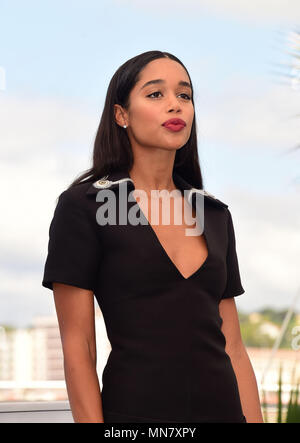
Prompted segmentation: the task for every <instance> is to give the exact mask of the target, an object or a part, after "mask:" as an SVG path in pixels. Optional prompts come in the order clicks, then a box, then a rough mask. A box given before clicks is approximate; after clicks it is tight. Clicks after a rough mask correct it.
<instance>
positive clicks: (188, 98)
mask: <svg viewBox="0 0 300 443" xmlns="http://www.w3.org/2000/svg"><path fill="white" fill-rule="evenodd" d="M154 94H161V92H160V91H156V92H152V94H149V95H147V97H151V96H152V95H154ZM180 95H185V96H186V97H187V98H186V99H185V100H191V97H190V96H189V95H187V94H184V93H182V94H180ZM154 98H158V97H154Z"/></svg>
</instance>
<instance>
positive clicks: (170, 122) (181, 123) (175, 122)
mask: <svg viewBox="0 0 300 443" xmlns="http://www.w3.org/2000/svg"><path fill="white" fill-rule="evenodd" d="M177 125H178V126H182V127H184V126H186V123H185V121H184V120H181V118H170V119H169V120H167V121H165V122H164V123H163V126H177Z"/></svg>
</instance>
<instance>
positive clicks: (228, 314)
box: [219, 297, 244, 356]
mask: <svg viewBox="0 0 300 443" xmlns="http://www.w3.org/2000/svg"><path fill="white" fill-rule="evenodd" d="M219 312H220V316H221V318H222V320H223V323H222V327H221V331H222V332H223V334H224V336H225V339H226V352H227V353H228V354H229V355H232V356H233V355H238V354H240V353H241V351H243V349H244V344H243V340H242V336H241V329H240V322H239V318H238V312H237V309H236V304H235V299H234V297H231V298H226V299H224V300H221V302H220V304H219Z"/></svg>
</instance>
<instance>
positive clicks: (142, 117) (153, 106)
mask: <svg viewBox="0 0 300 443" xmlns="http://www.w3.org/2000/svg"><path fill="white" fill-rule="evenodd" d="M157 79H160V80H163V81H162V82H157V83H155V84H149V85H147V86H145V83H147V82H149V81H152V80H157ZM179 82H186V83H188V84H190V82H189V77H188V75H187V73H186V71H185V69H184V68H183V66H181V65H180V64H179V63H177V62H176V61H174V60H170V59H166V58H161V59H156V60H153V61H152V62H150V63H148V65H147V66H146V67H145V68H144V69H143V70H142V71H141V73H140V80H139V81H138V82H137V83H136V85H135V86H134V88H133V89H132V91H131V92H130V96H129V100H130V107H129V109H128V111H127V112H126V113H125V115H126V124H127V125H128V127H127V133H128V137H129V139H130V142H131V145H132V147H135V146H137V145H138V146H142V147H149V148H161V149H167V150H177V149H179V148H181V147H182V146H184V145H185V144H186V142H187V141H188V139H189V137H190V133H191V128H192V123H193V118H194V106H193V103H192V100H191V95H192V90H191V88H190V87H189V86H188V85H180V83H179ZM123 115H124V113H123ZM171 118H180V119H182V120H184V121H185V122H186V126H185V127H184V128H183V129H182V130H181V131H178V132H173V131H171V130H170V129H167V128H166V127H164V126H162V124H163V123H164V122H165V121H166V120H169V119H171ZM121 124H122V125H123V124H124V123H121ZM125 130H126V129H124V131H125Z"/></svg>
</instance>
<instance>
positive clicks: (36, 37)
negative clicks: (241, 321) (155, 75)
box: [0, 0, 300, 324]
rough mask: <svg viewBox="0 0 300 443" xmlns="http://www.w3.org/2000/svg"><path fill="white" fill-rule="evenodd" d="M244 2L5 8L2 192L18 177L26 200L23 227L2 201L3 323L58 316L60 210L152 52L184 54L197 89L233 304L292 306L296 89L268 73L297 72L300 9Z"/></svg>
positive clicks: (298, 134) (0, 7)
mask: <svg viewBox="0 0 300 443" xmlns="http://www.w3.org/2000/svg"><path fill="white" fill-rule="evenodd" d="M242 3H243V2H234V0H224V1H223V0H221V1H220V0H219V1H218V2H217V1H215V0H211V1H210V2H208V1H206V0H205V1H196V0H190V1H186V2H184V3H182V2H181V3H180V2H178V1H177V0H176V1H173V2H171V1H170V0H166V1H165V2H164V3H162V2H159V1H158V0H153V1H152V2H146V1H145V2H138V1H129V0H128V1H126V0H113V1H106V0H104V1H103V0H102V1H101V2H99V1H98V2H96V1H91V0H86V1H84V2H83V1H62V0H61V1H59V2H58V1H51V2H50V1H45V2H40V1H32V0H31V1H27V2H23V1H15V0H9V1H8V0H6V1H4V0H1V1H0V67H2V68H3V69H4V70H5V76H6V88H5V90H3V91H1V90H0V117H1V118H0V146H1V151H0V156H1V162H2V166H1V169H0V172H1V179H0V182H1V183H2V189H3V186H4V185H6V184H7V181H8V180H11V178H12V177H17V179H16V180H17V181H16V183H20V182H21V183H22V189H20V188H18V190H19V192H20V193H21V200H22V201H26V204H27V206H26V210H24V212H23V216H22V217H23V218H22V225H21V227H20V226H19V225H18V224H17V222H16V213H15V210H12V202H11V199H10V198H9V197H8V196H7V195H4V199H3V202H2V205H3V207H4V209H5V216H4V219H3V220H2V224H3V228H4V229H2V230H1V231H2V233H1V236H2V237H0V246H1V247H2V250H3V251H5V254H4V255H5V260H4V259H2V260H1V261H0V273H1V278H2V289H0V291H1V294H0V295H1V299H2V300H9V303H8V302H7V301H5V302H4V303H5V305H4V306H3V309H1V310H0V311H1V313H0V324H1V322H2V323H5V322H11V323H16V324H26V323H28V322H29V321H30V319H31V317H32V316H33V315H38V314H43V313H46V314H47V313H48V312H49V311H50V310H52V309H53V305H52V299H51V297H50V294H47V289H45V288H42V287H41V286H40V283H41V273H42V271H43V264H44V263H43V260H44V258H45V248H46V246H47V235H48V225H49V222H50V218H51V216H52V212H53V208H54V206H53V201H54V199H55V198H56V196H57V194H58V193H59V192H61V190H62V188H63V187H65V186H66V185H67V184H68V183H69V182H71V181H72V180H73V178H74V177H75V176H76V175H77V174H79V172H81V171H82V170H84V169H85V168H87V167H88V166H89V164H88V159H89V156H90V152H91V147H92V143H93V137H94V134H95V131H96V129H97V125H98V123H99V120H100V116H101V110H102V106H103V102H104V99H105V95H106V90H107V86H108V83H109V81H110V79H111V77H112V75H113V74H114V72H115V71H116V69H117V68H118V67H119V66H120V65H121V64H123V63H124V62H125V61H126V60H128V59H129V58H131V57H133V56H135V55H137V54H139V53H142V52H145V51H148V50H154V49H159V50H163V51H168V52H171V53H173V54H174V55H176V56H177V57H178V58H180V59H181V60H182V62H183V63H184V64H185V66H186V67H187V69H188V71H189V73H190V76H191V79H192V82H193V85H194V90H195V100H196V111H197V124H198V128H199V133H198V136H199V141H198V142H199V155H200V162H201V165H202V168H203V175H204V179H205V188H206V189H207V190H208V191H209V192H211V193H212V194H214V195H217V196H218V197H219V198H220V199H223V200H224V201H226V202H227V203H229V205H230V207H231V209H232V213H233V217H234V221H235V220H236V234H237V239H238V254H239V259H240V267H241V273H242V280H243V283H244V286H245V289H246V293H245V294H244V295H242V296H241V297H238V298H237V300H236V301H237V304H238V306H239V307H240V308H241V309H245V310H248V311H250V310H253V309H256V308H260V307H262V306H265V305H267V304H268V305H273V306H274V307H282V306H283V307H286V306H288V304H289V300H292V298H293V296H294V293H295V290H296V288H297V287H298V285H299V282H298V280H297V271H298V267H299V266H298V265H297V263H299V261H298V262H297V260H298V258H299V248H300V239H299V234H298V233H299V227H300V225H299V190H300V186H299V185H300V181H299V180H298V179H297V177H298V176H299V174H300V171H299V156H300V154H299V153H290V154H288V150H289V148H291V147H292V146H293V145H295V144H296V143H299V142H300V130H299V126H300V125H299V121H297V119H295V118H292V116H293V115H295V114H296V113H300V110H299V107H300V92H299V90H298V91H297V90H293V89H292V88H291V86H290V84H289V83H288V82H286V83H285V84H280V82H279V80H281V79H279V77H278V76H276V75H275V74H274V73H273V71H274V69H277V68H275V67H276V65H278V64H283V68H281V71H284V72H286V73H288V72H289V69H290V68H289V67H288V64H290V63H291V61H292V59H291V56H290V55H288V54H287V53H286V51H287V50H288V47H287V37H288V35H289V33H290V32H291V31H293V30H295V26H296V24H297V22H298V24H300V7H299V5H297V2H291V3H290V7H289V9H288V8H286V6H285V2H284V1H282V2H280V1H279V2H277V6H276V7H273V8H272V9H269V10H270V13H268V8H269V6H270V3H269V0H262V1H260V2H256V1H254V2H253V3H251V4H252V5H255V4H256V3H257V7H256V8H255V7H254V6H253V7H251V5H250V4H248V5H246V4H245V5H243V4H242ZM170 4H173V8H170ZM70 156H72V161H70ZM297 180H298V181H297ZM16 183H15V184H16ZM37 184H38V186H37ZM41 196H42V210H43V212H42V214H41V212H38V210H37V208H36V201H37V199H40V198H41ZM45 196H47V197H48V198H45ZM250 202H251V205H250ZM277 208H279V209H278V212H279V213H280V214H278V216H277V212H276V210H277ZM271 214H272V217H271ZM274 214H276V217H275V216H274ZM13 217H14V218H13ZM4 232H5V234H4ZM270 233H271V234H272V235H271V234H270ZM253 235H255V239H256V240H257V242H255V241H254V240H253ZM290 239H292V242H293V245H292V246H291V247H290V243H288V240H290ZM255 257H257V258H258V259H257V260H255ZM265 271H266V272H265ZM274 274H275V275H276V278H275V279H274V278H273V275H274ZM21 292H22V295H21ZM48 292H49V291H48ZM46 294H47V296H46V297H45V295H46ZM299 309H300V306H299ZM20 312H21V313H22V314H21V313H20Z"/></svg>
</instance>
